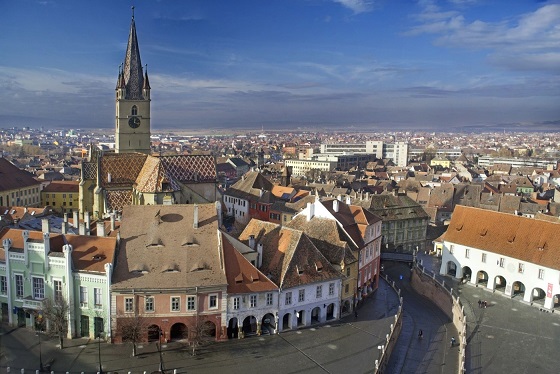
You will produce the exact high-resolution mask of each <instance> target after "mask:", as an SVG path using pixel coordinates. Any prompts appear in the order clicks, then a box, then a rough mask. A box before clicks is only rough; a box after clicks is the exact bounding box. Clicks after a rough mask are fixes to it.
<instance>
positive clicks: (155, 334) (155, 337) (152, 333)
mask: <svg viewBox="0 0 560 374" xmlns="http://www.w3.org/2000/svg"><path fill="white" fill-rule="evenodd" d="M160 333H161V330H160V328H159V326H158V325H150V326H148V342H158V341H159V340H160Z"/></svg>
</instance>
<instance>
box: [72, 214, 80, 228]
mask: <svg viewBox="0 0 560 374" xmlns="http://www.w3.org/2000/svg"><path fill="white" fill-rule="evenodd" d="M79 223H80V219H79V218H78V211H77V210H75V211H73V212H72V226H74V227H75V228H78V224H79Z"/></svg>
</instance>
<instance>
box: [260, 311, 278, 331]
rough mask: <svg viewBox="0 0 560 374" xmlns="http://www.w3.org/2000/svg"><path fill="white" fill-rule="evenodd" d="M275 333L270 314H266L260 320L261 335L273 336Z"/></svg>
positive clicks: (274, 324) (272, 316)
mask: <svg viewBox="0 0 560 374" xmlns="http://www.w3.org/2000/svg"><path fill="white" fill-rule="evenodd" d="M275 332H276V322H275V320H274V315H273V314H272V313H267V314H265V315H264V317H263V318H262V320H261V334H270V335H273V334H274V333H275Z"/></svg>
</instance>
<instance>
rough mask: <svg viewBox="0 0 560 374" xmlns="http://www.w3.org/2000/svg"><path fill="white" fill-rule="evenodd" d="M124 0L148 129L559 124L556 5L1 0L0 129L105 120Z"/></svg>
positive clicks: (110, 119) (122, 33) (470, 0)
mask: <svg viewBox="0 0 560 374" xmlns="http://www.w3.org/2000/svg"><path fill="white" fill-rule="evenodd" d="M131 5H135V9H134V17H135V22H136V28H137V31H138V40H139V44H140V53H141V56H142V63H143V64H147V65H148V73H149V75H150V84H151V87H152V128H153V129H180V128H184V129H189V128H191V129H200V128H208V129H211V128H215V129H218V128H232V127H238V128H261V127H263V128H264V129H265V130H272V129H274V130H281V129H288V128H297V127H313V128H319V129H320V128H338V129H340V128H341V127H342V128H345V129H349V128H350V129H351V128H353V127H355V128H360V129H363V128H368V129H371V130H378V131H381V130H384V129H397V128H399V129H407V128H409V129H432V130H437V129H445V130H447V131H448V130H451V129H454V130H458V131H462V130H468V131H472V130H477V131H480V130H484V129H498V130H501V129H515V130H557V129H558V126H559V125H560V105H558V103H559V102H560V28H559V25H560V2H559V1H535V0H533V1H529V0H519V1H498V0H495V1H482V0H448V1H432V0H420V1H388V0H384V1H373V0H372V1H366V0H282V1H266V2H263V1H248V0H240V1H235V2H229V1H227V2H226V1H184V2H183V1H182V2H176V1H167V0H162V1H144V2H135V3H134V4H132V2H130V1H118V2H115V1H107V0H102V1H96V2H75V1H68V0H62V1H57V0H54V1H35V0H25V1H17V2H16V1H3V2H1V3H0V13H1V14H2V15H3V17H2V22H0V33H1V34H2V36H3V37H2V38H1V39H0V50H2V53H1V54H0V88H1V89H0V100H1V101H2V106H0V127H9V126H30V127H41V126H44V127H67V128H97V129H100V128H101V129H102V128H107V129H112V128H113V127H114V116H115V114H114V88H115V83H116V79H117V75H118V67H119V65H120V64H121V63H122V61H123V59H124V54H125V49H126V41H127V35H128V32H129V28H130V21H131V16H132V11H131Z"/></svg>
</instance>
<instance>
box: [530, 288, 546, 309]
mask: <svg viewBox="0 0 560 374" xmlns="http://www.w3.org/2000/svg"><path fill="white" fill-rule="evenodd" d="M545 299H546V292H544V290H543V289H542V288H539V287H535V288H533V291H531V302H532V303H534V304H537V305H541V306H544V300H545Z"/></svg>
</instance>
